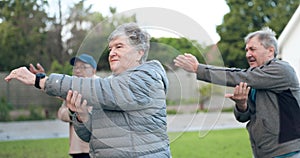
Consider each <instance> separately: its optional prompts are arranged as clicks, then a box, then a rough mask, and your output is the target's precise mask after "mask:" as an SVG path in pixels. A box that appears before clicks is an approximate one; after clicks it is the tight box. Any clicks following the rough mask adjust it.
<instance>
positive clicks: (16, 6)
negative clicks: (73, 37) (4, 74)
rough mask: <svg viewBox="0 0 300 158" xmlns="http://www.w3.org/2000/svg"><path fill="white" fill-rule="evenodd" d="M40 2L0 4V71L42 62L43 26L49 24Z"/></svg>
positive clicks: (12, 0)
mask: <svg viewBox="0 0 300 158" xmlns="http://www.w3.org/2000/svg"><path fill="white" fill-rule="evenodd" d="M46 4H47V2H46V1H43V0H27V1H23V0H11V1H2V2H1V3H0V6H1V10H0V52H1V53H0V58H1V63H0V70H2V71H3V70H4V71H5V70H6V71H7V70H10V69H12V68H15V67H19V66H23V65H27V64H28V63H31V62H37V61H42V59H43V56H44V53H45V50H44V45H45V32H46V23H47V22H48V21H49V20H50V19H49V18H48V16H47V14H46V13H45V10H44V9H43V7H42V6H43V5H46Z"/></svg>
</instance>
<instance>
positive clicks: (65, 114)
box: [57, 101, 72, 122]
mask: <svg viewBox="0 0 300 158" xmlns="http://www.w3.org/2000/svg"><path fill="white" fill-rule="evenodd" d="M57 117H58V118H59V119H60V120H62V121H65V122H71V121H72V120H71V119H72V118H71V117H70V111H69V108H68V107H67V106H66V102H65V101H64V102H63V103H62V105H61V106H60V108H59V109H58V111H57Z"/></svg>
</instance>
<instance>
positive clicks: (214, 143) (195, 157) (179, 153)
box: [0, 129, 252, 158]
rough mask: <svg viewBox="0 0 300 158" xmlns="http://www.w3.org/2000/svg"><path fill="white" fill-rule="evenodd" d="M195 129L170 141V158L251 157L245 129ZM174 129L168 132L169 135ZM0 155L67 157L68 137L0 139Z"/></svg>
mask: <svg viewBox="0 0 300 158" xmlns="http://www.w3.org/2000/svg"><path fill="white" fill-rule="evenodd" d="M198 135H199V132H185V133H183V134H182V135H181V136H180V137H179V138H178V139H176V140H175V141H173V142H171V143H170V146H171V152H172V157H173V158H185V157H188V158H252V154H251V148H250V144H249V139H248V134H247V132H246V130H245V129H227V130H214V131H211V132H209V134H208V135H206V136H205V137H203V138H199V136H198ZM172 136H178V133H169V137H170V138H171V137H172ZM0 148H1V150H0V157H3V158H4V157H5V158H41V157H42V158H68V154H67V153H68V139H67V138H57V139H42V140H22V141H7V142H0Z"/></svg>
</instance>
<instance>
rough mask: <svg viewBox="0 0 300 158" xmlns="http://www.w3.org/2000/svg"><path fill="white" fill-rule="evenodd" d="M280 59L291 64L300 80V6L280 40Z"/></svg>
mask: <svg viewBox="0 0 300 158" xmlns="http://www.w3.org/2000/svg"><path fill="white" fill-rule="evenodd" d="M278 44H279V51H280V57H281V58H282V60H284V61H287V62H289V63H290V64H291V65H292V67H293V68H294V69H295V71H296V73H297V76H298V78H299V79H300V5H299V7H298V9H297V10H296V11H295V13H294V15H293V16H292V18H291V19H290V21H289V22H288V24H287V26H286V27H285V28H284V30H283V32H282V33H281V35H280V37H279V38H278Z"/></svg>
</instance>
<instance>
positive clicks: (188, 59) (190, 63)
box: [174, 53, 199, 73]
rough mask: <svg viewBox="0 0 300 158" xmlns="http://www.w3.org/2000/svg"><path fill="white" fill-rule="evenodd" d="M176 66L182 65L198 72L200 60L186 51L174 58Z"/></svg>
mask: <svg viewBox="0 0 300 158" xmlns="http://www.w3.org/2000/svg"><path fill="white" fill-rule="evenodd" d="M174 62H175V66H178V67H181V68H182V69H184V70H185V71H188V72H193V73H196V72H197V69H198V65H199V62H198V60H197V58H196V57H195V56H193V55H192V54H187V53H185V54H184V55H178V56H177V57H176V59H174Z"/></svg>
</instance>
